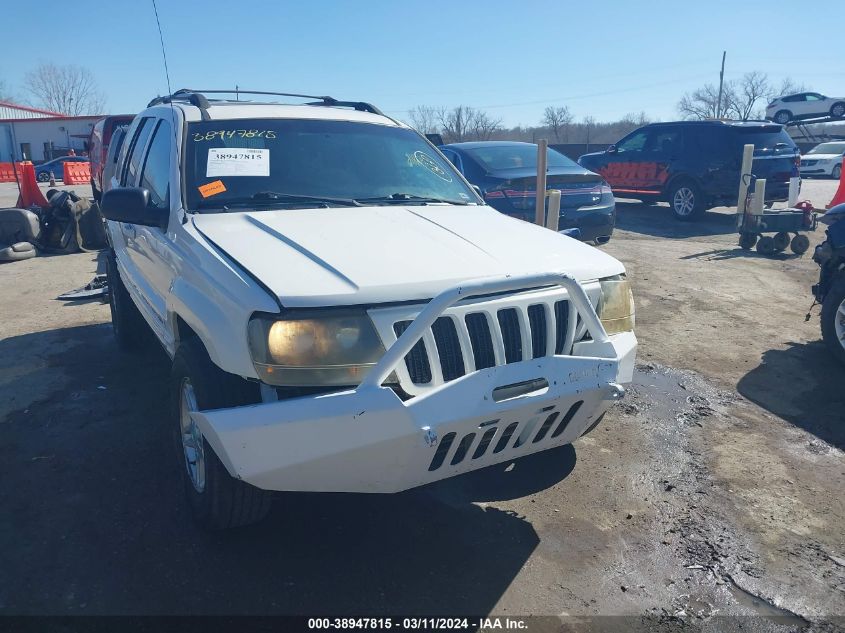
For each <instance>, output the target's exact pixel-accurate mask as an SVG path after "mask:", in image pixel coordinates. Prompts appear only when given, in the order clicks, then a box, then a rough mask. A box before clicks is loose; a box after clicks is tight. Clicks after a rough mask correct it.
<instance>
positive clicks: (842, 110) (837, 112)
mask: <svg viewBox="0 0 845 633" xmlns="http://www.w3.org/2000/svg"><path fill="white" fill-rule="evenodd" d="M843 114H845V106H843V105H837V106H833V116H842V115H843Z"/></svg>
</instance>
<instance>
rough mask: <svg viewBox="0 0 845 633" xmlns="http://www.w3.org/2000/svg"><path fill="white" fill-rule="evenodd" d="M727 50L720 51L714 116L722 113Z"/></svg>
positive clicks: (717, 116)
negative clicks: (720, 59)
mask: <svg viewBox="0 0 845 633" xmlns="http://www.w3.org/2000/svg"><path fill="white" fill-rule="evenodd" d="M727 54H728V51H722V70H721V71H720V72H719V100H718V101H717V102H716V118H717V119H718V118H719V117H720V116H721V115H722V87H723V86H724V85H725V56H726V55H727Z"/></svg>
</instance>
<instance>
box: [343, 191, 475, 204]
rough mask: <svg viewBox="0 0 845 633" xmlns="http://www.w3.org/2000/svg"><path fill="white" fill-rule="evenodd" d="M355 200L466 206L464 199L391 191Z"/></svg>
mask: <svg viewBox="0 0 845 633" xmlns="http://www.w3.org/2000/svg"><path fill="white" fill-rule="evenodd" d="M355 201H356V202H383V203H385V204H429V203H438V202H439V203H442V204H459V205H462V206H466V205H468V204H469V202H467V201H466V200H447V199H446V198H429V197H427V196H414V195H411V194H409V193H393V194H390V195H389V196H375V197H373V198H355Z"/></svg>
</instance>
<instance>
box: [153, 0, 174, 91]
mask: <svg viewBox="0 0 845 633" xmlns="http://www.w3.org/2000/svg"><path fill="white" fill-rule="evenodd" d="M152 3H153V11H154V12H155V14H156V26H158V41H159V42H161V56H162V57H163V58H164V77H165V79H167V94H169V95H172V94H173V90H171V89H170V71H169V70H168V69H167V53H166V52H165V51H164V36H163V35H162V34H161V22H160V21H159V19H158V7H157V6H156V0H152ZM171 105H172V104H171Z"/></svg>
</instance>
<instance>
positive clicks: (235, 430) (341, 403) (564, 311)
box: [192, 274, 637, 493]
mask: <svg viewBox="0 0 845 633" xmlns="http://www.w3.org/2000/svg"><path fill="white" fill-rule="evenodd" d="M526 289H528V290H526ZM600 300H601V288H600V286H599V284H598V283H596V284H593V287H592V288H588V289H587V290H586V291H585V289H584V287H582V286H581V285H580V284H579V283H578V282H577V281H576V280H574V279H573V278H571V277H569V276H568V275H564V274H541V275H530V276H521V277H503V278H494V279H484V280H478V281H473V282H469V283H466V284H462V285H459V286H456V287H453V288H451V289H449V290H446V291H444V292H442V293H441V294H439V295H438V296H436V297H435V298H434V299H432V300H431V301H430V302H428V303H427V304H426V305H425V306H424V307H423V308H422V309H420V307H419V306H398V307H389V308H374V309H372V310H370V311H369V316H370V317H371V318H372V321H373V323H374V325H375V327H376V329H377V330H378V334H379V336H380V337H381V338H382V340H383V341H384V343H385V346H386V347H387V351H386V353H384V355H383V356H382V357H381V359H380V360H379V361H378V362H377V363H376V364H375V366H374V367H372V368H371V369H370V370H369V371H368V373H367V374H366V376H365V377H364V379H363V381H362V382H361V384H360V385H359V386H358V387H357V388H355V389H351V390H347V391H341V392H335V393H329V394H322V395H315V396H306V397H299V398H292V399H288V400H281V401H277V402H266V403H263V404H257V405H252V406H244V407H236V408H231V409H218V410H212V411H201V412H195V413H193V414H192V417H193V419H194V421H195V422H196V423H197V424H198V426H199V427H200V429H201V430H202V432H203V434H204V435H205V437H206V439H207V441H208V442H209V444H210V445H211V446H212V447H213V449H214V450H215V452H216V453H217V455H218V456H219V457H220V459H221V461H222V462H223V463H224V465H225V466H226V468H227V469H228V471H229V472H230V473H231V474H232V476H234V477H237V478H240V479H242V480H244V481H247V482H249V483H251V484H253V485H255V486H257V487H259V488H263V489H268V490H286V491H321V492H373V493H375V492H380V493H388V492H399V491H401V490H406V489H409V488H413V487H416V486H420V485H423V484H427V483H430V482H433V481H437V480H439V479H444V478H447V477H451V476H454V475H458V474H461V473H465V472H468V471H471V470H476V469H478V468H482V467H484V466H489V465H492V464H496V463H500V462H504V461H509V460H512V459H514V458H516V457H521V456H523V455H528V454H530V453H535V452H538V451H541V450H546V449H549V448H553V447H555V446H561V445H564V444H568V443H571V442H572V441H574V440H575V439H577V438H578V437H579V436H580V435H581V434H582V433H583V432H584V431H585V430H586V429H587V428H588V427H589V426H590V425H591V424H593V423H594V422H596V420H598V418H599V417H600V416H601V415H602V414H603V413H604V412H605V411H606V410H607V408H608V407H609V406H610V404H611V403H612V402H613V401H615V400H617V399H619V398H621V397H622V396H623V395H624V391H625V390H624V388H623V387H622V383H625V382H629V381H630V380H631V376H632V373H633V366H634V357H635V353H636V345H637V343H636V338H635V336H634V334H633V332H630V331H626V332H620V333H618V334H614V335H608V334H607V331H606V330H605V328H604V327H603V325H602V322H601V321H600V320H599V317H598V316H597V314H596V310H595V308H594V305H598V304H599V302H600ZM386 382H389V383H391V384H389V385H388V384H386ZM397 382H398V386H397V384H396V383H397Z"/></svg>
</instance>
